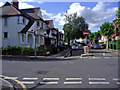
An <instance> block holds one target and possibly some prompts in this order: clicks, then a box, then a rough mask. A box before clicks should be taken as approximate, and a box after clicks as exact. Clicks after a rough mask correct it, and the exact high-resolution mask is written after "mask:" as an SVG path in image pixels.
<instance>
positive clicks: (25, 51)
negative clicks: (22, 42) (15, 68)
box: [2, 46, 55, 56]
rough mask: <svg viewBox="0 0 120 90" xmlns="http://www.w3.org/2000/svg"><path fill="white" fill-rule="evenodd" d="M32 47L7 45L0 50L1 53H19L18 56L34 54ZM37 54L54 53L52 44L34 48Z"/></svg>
mask: <svg viewBox="0 0 120 90" xmlns="http://www.w3.org/2000/svg"><path fill="white" fill-rule="evenodd" d="M34 51H35V50H34V49H33V48H31V47H19V46H7V47H6V48H4V49H3V50H2V55H20V56H34ZM36 52H37V56H43V55H47V52H49V54H54V53H55V52H54V51H53V48H52V46H40V47H37V48H36Z"/></svg>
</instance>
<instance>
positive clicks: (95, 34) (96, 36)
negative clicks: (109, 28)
mask: <svg viewBox="0 0 120 90" xmlns="http://www.w3.org/2000/svg"><path fill="white" fill-rule="evenodd" d="M100 36H101V35H100V32H95V33H94V41H95V43H96V44H97V43H98V41H99V39H98V38H99V37H100Z"/></svg>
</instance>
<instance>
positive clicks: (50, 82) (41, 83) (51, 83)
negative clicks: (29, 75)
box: [40, 82, 58, 84]
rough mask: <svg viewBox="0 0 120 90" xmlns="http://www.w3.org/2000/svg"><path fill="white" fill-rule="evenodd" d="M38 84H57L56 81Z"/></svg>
mask: <svg viewBox="0 0 120 90" xmlns="http://www.w3.org/2000/svg"><path fill="white" fill-rule="evenodd" d="M40 84H58V82H40Z"/></svg>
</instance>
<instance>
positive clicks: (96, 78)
mask: <svg viewBox="0 0 120 90" xmlns="http://www.w3.org/2000/svg"><path fill="white" fill-rule="evenodd" d="M88 79H89V80H106V79H105V78H88Z"/></svg>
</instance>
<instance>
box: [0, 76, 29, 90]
mask: <svg viewBox="0 0 120 90" xmlns="http://www.w3.org/2000/svg"><path fill="white" fill-rule="evenodd" d="M0 77H7V78H9V77H8V76H4V75H0ZM11 80H13V81H15V82H17V83H19V82H20V81H19V80H16V79H11ZM19 84H20V85H21V87H22V88H23V90H27V88H26V86H25V85H24V84H23V83H19Z"/></svg>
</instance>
